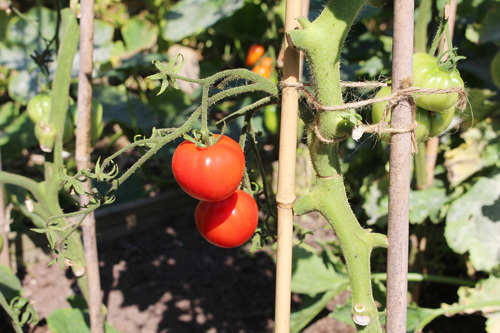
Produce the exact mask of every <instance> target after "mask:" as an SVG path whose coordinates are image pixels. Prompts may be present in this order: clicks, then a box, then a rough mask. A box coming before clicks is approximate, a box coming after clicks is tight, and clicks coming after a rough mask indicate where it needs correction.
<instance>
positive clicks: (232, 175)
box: [172, 135, 245, 201]
mask: <svg viewBox="0 0 500 333" xmlns="http://www.w3.org/2000/svg"><path fill="white" fill-rule="evenodd" d="M214 137H215V138H217V137H219V135H215V136H214ZM172 171H173V174H174V177H175V180H177V183H178V184H179V186H180V187H181V188H182V189H183V190H184V191H185V192H186V193H187V194H189V195H190V196H192V197H193V198H196V199H198V200H203V201H220V200H223V199H225V198H227V197H228V196H230V195H231V194H232V193H233V192H234V191H236V189H237V188H238V186H239V185H240V182H241V178H242V177H243V172H244V171H245V155H244V154H243V150H241V147H240V145H239V144H238V143H237V142H236V141H234V140H233V139H231V138H230V137H227V136H222V139H220V140H219V142H217V143H216V144H214V145H212V146H209V147H205V148H199V147H197V146H196V144H194V143H192V142H190V141H184V142H182V143H181V144H180V145H179V146H178V147H177V149H176V150H175V152H174V156H173V157H172Z"/></svg>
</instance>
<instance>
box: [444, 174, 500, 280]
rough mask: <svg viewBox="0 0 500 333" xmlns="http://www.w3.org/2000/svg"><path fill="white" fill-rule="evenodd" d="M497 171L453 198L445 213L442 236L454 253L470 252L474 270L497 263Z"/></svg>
mask: <svg viewBox="0 0 500 333" xmlns="http://www.w3.org/2000/svg"><path fill="white" fill-rule="evenodd" d="M498 221H500V174H497V175H496V176H495V177H492V178H484V177H481V178H479V179H478V181H477V182H476V183H475V184H474V185H473V186H472V187H471V188H470V190H469V191H467V192H466V193H465V194H464V195H462V196H461V197H459V198H458V199H456V200H455V201H454V202H453V203H452V205H451V207H450V209H449V211H448V216H447V217H446V227H445V237H446V241H447V242H448V245H449V246H450V247H451V248H452V249H453V250H454V251H455V252H457V253H459V254H463V253H465V252H467V251H468V252H469V255H470V261H471V264H472V265H473V266H474V268H476V269H477V270H483V271H491V270H492V269H493V268H495V267H497V266H498V265H499V263H500V224H499V223H498Z"/></svg>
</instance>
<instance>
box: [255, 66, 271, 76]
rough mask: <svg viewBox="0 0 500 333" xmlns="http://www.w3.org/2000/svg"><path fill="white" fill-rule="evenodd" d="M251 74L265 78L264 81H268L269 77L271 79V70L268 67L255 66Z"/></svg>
mask: <svg viewBox="0 0 500 333" xmlns="http://www.w3.org/2000/svg"><path fill="white" fill-rule="evenodd" d="M252 72H254V73H257V74H259V75H261V76H263V77H265V78H266V79H269V77H271V72H272V69H271V67H269V66H263V65H257V66H255V67H254V68H252Z"/></svg>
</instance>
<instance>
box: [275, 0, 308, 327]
mask: <svg viewBox="0 0 500 333" xmlns="http://www.w3.org/2000/svg"><path fill="white" fill-rule="evenodd" d="M301 11H302V5H301V0H288V1H287V2H286V14H285V30H293V29H295V28H296V27H297V26H298V24H297V20H296V19H297V17H299V16H300V15H301ZM284 52H285V53H284V68H283V81H284V82H285V83H297V82H299V67H300V55H299V52H297V50H295V49H292V48H291V47H290V46H289V45H288V43H287V42H286V41H285V51H284ZM298 101H299V91H298V90H297V89H294V88H293V87H284V88H283V91H282V104H281V129H280V145H279V167H278V189H277V193H276V202H277V205H278V239H277V253H276V300H275V332H276V333H288V332H290V306H291V300H290V299H291V276H292V246H293V241H292V239H293V210H292V204H293V202H294V201H295V163H296V149H297V119H298V110H299V103H298Z"/></svg>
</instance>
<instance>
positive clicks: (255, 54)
mask: <svg viewBox="0 0 500 333" xmlns="http://www.w3.org/2000/svg"><path fill="white" fill-rule="evenodd" d="M265 51H266V50H265V49H264V46H262V45H259V44H253V45H252V46H250V49H248V53H247V59H246V62H245V63H246V65H247V67H248V66H252V65H254V64H255V63H256V62H257V61H258V60H259V59H260V57H262V56H263V55H264V52H265Z"/></svg>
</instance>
